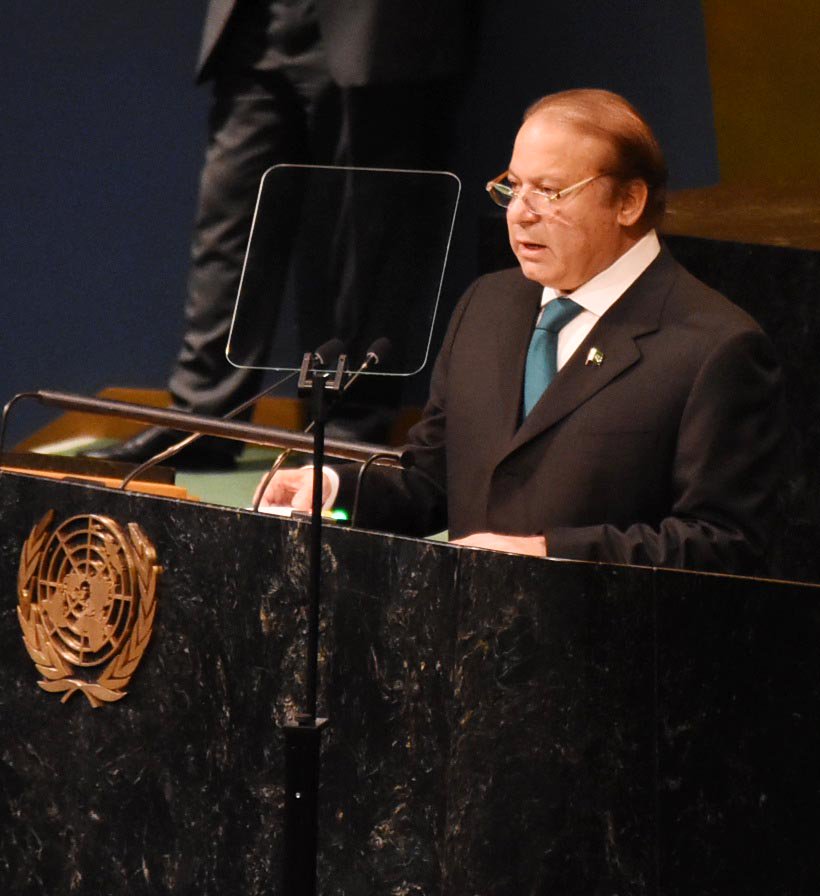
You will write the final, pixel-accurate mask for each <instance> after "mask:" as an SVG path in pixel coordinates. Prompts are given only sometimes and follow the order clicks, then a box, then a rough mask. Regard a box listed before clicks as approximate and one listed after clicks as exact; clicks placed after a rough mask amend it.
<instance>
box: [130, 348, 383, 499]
mask: <svg viewBox="0 0 820 896" xmlns="http://www.w3.org/2000/svg"><path fill="white" fill-rule="evenodd" d="M374 345H375V343H374ZM344 349H345V345H344V343H343V342H342V340H341V339H335V338H334V339H328V340H327V342H323V343H322V344H321V345H320V346H319V348H317V349H316V350H315V351H314V352H313V362H314V363H315V364H318V365H320V366H322V367H330V366H331V365H332V364H334V363H335V362H336V359H337V358H338V357H339V355H341V354H342V352H343V351H344ZM295 376H296V371H291V372H290V373H288V374H286V375H285V376H283V377H280V378H279V379H278V380H276V382H275V383H272V384H271V385H270V386H267V387H266V388H265V389H263V390H262V391H261V392H259V393H257V394H256V395H254V396H252V397H251V398H249V399H247V401H243V402H242V404H240V405H237V407H235V408H233V410H230V411H228V413H227V414H225V415H223V417H222V418H221V419H223V420H231V419H233V418H234V417H236V416H237V415H238V414H241V413H242V412H243V411H246V410H247V409H248V408H249V407H251V406H252V405H254V404H256V402H257V401H259V400H260V399H262V398H264V397H265V396H266V395H268V394H269V393H271V392H273V391H274V389H278V388H279V386H281V385H282V384H283V383H286V382H287V381H288V380H291V379H293V377H295ZM203 435H204V434H203V433H201V432H192V433H190V434H189V435H187V436H184V437H183V438H182V439H180V440H179V441H178V442H174V444H173V445H169V446H168V447H167V448H165V449H163V450H162V451H160V452H159V453H158V454H155V455H154V456H153V457H149V458H148V460H146V461H143V462H142V463H141V464H140V465H139V466H138V467H135V468H134V469H133V470H132V471H131V472H130V473H129V474H128V475H127V476H126V477H125V478H124V479H123V481H122V482H121V483H120V486H119V487H120V489H125V488H127V487H128V483H129V482H132V481H133V480H134V479H136V478H137V476H140V475H141V474H142V473H145V472H146V471H147V470H150V469H151V467H154V466H156V465H157V464H161V463H162V462H163V461H166V460H169V459H170V458H172V457H174V455H176V454H179V452H180V451H182V449H183V448H187V447H188V445H191V444H193V443H194V442H196V441H197V440H198V439H201V438H202V436H203Z"/></svg>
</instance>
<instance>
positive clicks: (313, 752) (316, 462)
mask: <svg viewBox="0 0 820 896" xmlns="http://www.w3.org/2000/svg"><path fill="white" fill-rule="evenodd" d="M346 360H347V359H346V357H345V356H344V355H340V357H339V360H338V362H337V365H336V372H335V373H334V374H333V375H331V374H330V373H328V372H327V371H323V370H313V369H312V361H313V358H312V356H311V355H310V354H306V355H305V356H304V358H303V360H302V367H301V371H300V374H299V394H300V395H305V394H310V398H311V410H312V414H311V416H312V419H313V504H312V507H311V517H310V555H309V558H310V559H309V566H310V569H309V572H310V578H309V585H308V638H307V658H306V669H305V691H306V707H305V711H304V712H301V713H297V714H296V716H295V719H294V720H293V721H291V722H286V723H285V724H284V725H283V732H284V736H285V831H284V862H283V869H282V872H283V877H282V882H283V889H282V892H283V893H284V894H285V896H314V894H315V893H316V856H317V848H318V805H319V768H320V748H321V738H322V729H323V728H324V727H325V726H326V725H327V722H328V720H327V719H320V718H317V716H316V692H317V678H318V670H319V610H320V604H321V588H322V581H321V576H322V504H323V500H322V492H323V490H324V478H323V472H322V470H323V466H324V453H325V423H326V422H327V402H326V395H327V392H330V391H333V392H336V393H338V392H339V391H340V390H341V386H342V378H343V375H344V372H345V363H346Z"/></svg>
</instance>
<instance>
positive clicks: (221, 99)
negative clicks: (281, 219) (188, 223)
mask: <svg viewBox="0 0 820 896" xmlns="http://www.w3.org/2000/svg"><path fill="white" fill-rule="evenodd" d="M286 74H287V73H282V72H260V73H256V72H247V73H244V74H242V75H238V76H237V75H235V76H230V77H224V76H223V77H219V78H217V80H216V82H215V83H214V95H213V104H212V108H211V113H210V118H209V135H208V146H207V151H206V155H205V163H204V166H203V169H202V175H201V180H200V192H199V206H198V209H197V215H196V223H195V228H194V236H193V241H192V246H191V271H190V276H189V284H188V300H187V303H186V307H185V333H184V338H183V343H182V347H181V350H180V352H179V356H178V358H177V362H176V365H175V367H174V370H173V372H172V374H171V377H170V381H169V386H170V389H171V393H172V395H173V398H174V402H175V404H176V405H177V406H179V407H181V408H184V409H186V410H191V411H194V412H196V413H206V414H224V413H225V412H227V411H228V410H230V409H231V408H233V407H235V406H236V405H238V404H239V403H240V402H242V401H243V400H245V399H246V398H248V397H250V395H252V394H253V393H254V391H256V390H257V389H258V388H259V384H260V380H261V372H260V371H257V370H246V369H237V368H236V367H233V366H232V365H231V364H229V363H228V361H227V360H226V358H225V346H226V344H227V338H228V333H229V330H230V322H231V317H232V314H233V307H234V302H235V300H236V295H237V289H238V286H239V280H240V275H241V272H242V264H243V260H244V255H245V248H246V245H247V240H248V235H249V232H250V226H251V221H252V217H253V210H254V205H255V201H256V195H257V191H258V187H259V181H260V179H261V177H262V174H263V173H264V172H265V170H266V169H267V168H269V167H270V166H271V165H275V164H277V163H281V162H310V161H322V162H328V161H331V160H332V154H333V148H334V147H335V139H334V128H335V114H334V111H333V105H334V94H335V88H334V87H333V85H332V84H331V82H330V79H329V77H328V76H327V74H326V73H325V72H324V71H323V70H322V69H320V68H318V67H317V68H316V69H315V70H314V71H307V72H306V71H304V70H302V71H300V72H299V79H298V83H294V80H293V79H289V78H288V77H287V76H286ZM325 107H327V113H325ZM324 147H326V148H324ZM254 314H255V320H254V322H253V327H254V328H255V329H256V332H258V334H259V339H258V345H257V346H255V348H254V351H253V352H252V353H251V354H248V353H247V352H246V353H245V361H246V362H247V363H258V364H262V363H263V362H264V359H265V356H266V354H267V350H268V347H269V345H270V342H271V339H272V335H273V328H274V324H275V309H272V308H271V306H270V305H269V304H267V303H259V304H258V306H257V307H256V308H255V309H254Z"/></svg>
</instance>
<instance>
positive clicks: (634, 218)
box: [618, 180, 649, 227]
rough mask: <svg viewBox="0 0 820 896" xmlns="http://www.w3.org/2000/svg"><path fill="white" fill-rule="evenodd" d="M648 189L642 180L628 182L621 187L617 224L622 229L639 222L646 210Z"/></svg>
mask: <svg viewBox="0 0 820 896" xmlns="http://www.w3.org/2000/svg"><path fill="white" fill-rule="evenodd" d="M648 197H649V188H648V187H647V185H646V183H645V182H644V181H642V180H630V181H628V182H627V183H626V184H624V185H623V186H622V187H621V194H620V197H619V201H618V223H619V224H620V225H621V226H622V227H631V226H632V225H633V224H637V223H638V221H639V220H640V217H641V215H642V214H643V210H644V209H645V208H646V200H647V198H648Z"/></svg>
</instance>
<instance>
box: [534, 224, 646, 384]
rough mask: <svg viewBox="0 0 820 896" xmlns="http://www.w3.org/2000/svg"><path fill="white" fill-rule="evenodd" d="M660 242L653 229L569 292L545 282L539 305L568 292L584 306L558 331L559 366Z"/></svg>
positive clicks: (619, 294)
mask: <svg viewBox="0 0 820 896" xmlns="http://www.w3.org/2000/svg"><path fill="white" fill-rule="evenodd" d="M660 251H661V244H660V241H659V240H658V235H657V233H655V231H654V230H650V231H649V233H647V234H645V235H644V236H642V237H641V238H640V239H639V240H638V242H637V243H635V245H634V246H633V247H632V248H631V249H629V250H628V251H627V252H624V254H623V255H621V257H620V258H618V259H616V260H615V261H614V262H613V263H612V264H611V265H610V266H609V267H608V268H606V269H605V270H603V271H601V273H600V274H596V275H595V276H594V277H593V278H592V279H591V280H587V282H586V283H584V284H583V285H582V286H579V287H578V289H576V290H575V291H574V292H572V293H565V292H561V291H560V290H557V289H553V288H552V287H551V286H545V287H544V292H543V294H542V296H541V307H542V308H543V307H544V306H545V305H546V304H547V303H548V302H551V301H552V300H553V299H555V298H557V297H558V296H569V298H571V299H572V301H573V302H577V303H578V304H579V305H580V306H581V307H582V308H583V309H584V310H583V311H582V312H581V313H580V314H579V315H578V316H577V317H574V318H573V319H572V320H571V321H570V322H569V323H568V324H566V326H564V327H563V328H562V329H561V331H560V333H559V334H558V357H557V362H558V369H559V370H560V369H561V368H562V367H563V366H564V364H566V363H567V361H569V359H570V358H571V357H572V355H573V354H574V352H575V351H576V349H577V348H578V346H579V345H580V344H581V343H582V342H583V341H584V339H586V337H587V336H588V335H589V333H590V330H592V328H593V327H594V326H595V324H597V323H598V320H599V319H600V317H601V316H602V315H603V314H604V312H605V311H607V310H608V309H609V308H610V307H611V306H612V305H614V304H615V302H617V301H618V299H620V297H621V296H622V295H623V294H624V293H625V292H626V291H627V289H629V287H630V286H632V284H633V283H634V282H635V281H636V280H637V279H638V277H640V276H641V274H642V273H643V272H644V271H645V270H646V269H647V268H648V267H649V265H650V264H652V262H653V261H654V260H655V259H656V258H657V257H658V255H659V254H660Z"/></svg>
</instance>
